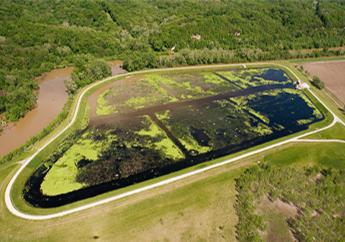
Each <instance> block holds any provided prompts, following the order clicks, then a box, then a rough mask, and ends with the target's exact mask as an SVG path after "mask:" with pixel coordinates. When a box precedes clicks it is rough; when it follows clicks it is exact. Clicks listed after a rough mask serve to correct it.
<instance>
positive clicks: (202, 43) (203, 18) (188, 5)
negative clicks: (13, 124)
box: [0, 0, 345, 120]
mask: <svg viewBox="0 0 345 242" xmlns="http://www.w3.org/2000/svg"><path fill="white" fill-rule="evenodd" d="M344 13H345V1H342V0H319V1H315V0H260V1H257V0H246V1H241V0H228V1H215V0H209V1H207V0H204V1H201V0H187V1H178V0H130V1H119V0H117V1H115V0H107V1H105V0H93V1H91V0H90V1H81V0H79V1H78V0H76V1H75V0H73V1H72V0H64V1H53V0H35V1H33V0H31V1H20V0H15V1H12V0H1V1H0V22H1V24H0V114H2V119H4V118H5V119H7V120H17V119H18V118H20V117H21V116H23V115H24V114H25V112H27V111H28V110H30V109H31V108H32V107H33V106H34V105H35V101H36V98H35V92H34V90H35V89H37V88H38V86H37V83H36V82H35V81H34V79H33V78H34V77H37V76H38V75H40V74H41V73H43V72H45V71H49V70H51V69H53V68H55V67H58V66H65V65H75V64H78V60H79V59H80V58H81V57H85V55H86V56H88V58H91V59H93V60H97V59H101V58H102V59H122V60H125V63H124V67H125V68H126V69H127V70H129V71H133V70H138V69H142V68H152V67H159V66H175V65H183V64H202V63H220V62H238V61H252V60H266V59H277V58H291V57H302V56H305V55H307V56H315V55H320V54H322V55H339V54H343V53H342V52H341V51H340V50H336V51H334V50H332V49H331V47H339V46H344V45H345V14H344ZM315 48H317V49H320V48H321V49H322V51H321V52H315V51H311V52H305V51H304V52H302V51H299V50H305V49H315ZM172 49H173V51H172ZM291 50H297V51H294V52H291ZM292 53H293V54H292ZM100 65H101V66H102V64H100ZM85 66H86V67H85V68H93V67H94V66H95V65H93V64H90V63H88V64H85ZM96 66H97V65H96ZM85 68H84V69H83V68H81V69H83V71H84V73H95V72H94V71H92V70H91V71H86V70H85ZM97 68H98V70H100V69H101V70H103V71H104V73H106V72H107V70H105V69H104V68H103V69H102V68H101V67H99V66H98V67H97ZM79 70H80V69H79ZM96 72H97V71H96ZM104 73H103V74H104ZM79 77H82V76H79ZM78 82H79V83H69V85H70V86H69V87H72V92H73V91H74V90H75V89H73V88H77V87H79V86H80V85H83V84H87V83H89V81H83V80H79V81H78Z"/></svg>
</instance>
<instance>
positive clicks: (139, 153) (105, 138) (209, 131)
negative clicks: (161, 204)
mask: <svg viewBox="0 0 345 242" xmlns="http://www.w3.org/2000/svg"><path fill="white" fill-rule="evenodd" d="M107 85H108V86H106V88H102V89H101V91H98V92H95V93H94V95H96V96H92V95H91V96H90V98H89V106H90V107H91V108H90V112H89V120H88V125H87V127H86V128H84V129H81V130H79V131H77V132H76V133H74V134H73V135H70V137H68V138H66V139H65V140H64V141H63V142H62V143H61V145H60V146H59V148H58V149H57V150H56V151H55V152H53V153H52V154H51V156H50V157H48V158H47V159H46V161H45V162H44V163H43V164H42V165H41V166H40V167H38V169H37V170H36V171H35V172H34V174H33V175H32V176H31V177H30V179H29V180H28V181H27V183H26V188H25V191H24V198H25V199H26V201H28V202H29V203H30V204H32V205H34V206H37V207H56V206H61V205H64V204H68V203H70V202H74V201H78V200H80V199H83V198H88V197H91V196H94V195H97V194H100V193H104V192H106V191H110V190H113V189H116V188H121V187H125V186H128V185H131V184H134V183H137V182H141V181H144V180H148V179H150V178H154V177H158V176H161V175H164V174H168V173H170V172H173V171H177V170H180V169H183V168H186V167H189V166H193V165H195V164H198V163H202V162H205V161H209V160H213V159H215V158H218V157H222V156H225V155H228V154H232V153H234V152H237V151H240V150H243V149H246V148H250V147H252V146H255V145H258V144H261V143H264V142H267V141H270V140H273V139H276V138H279V137H282V136H285V135H288V134H292V133H295V132H298V131H301V130H304V129H307V128H308V127H309V125H310V124H312V123H315V122H317V121H319V120H321V119H322V118H323V115H322V114H321V113H320V111H319V110H318V109H317V108H316V107H315V106H314V104H313V103H312V102H311V100H310V99H309V98H308V97H307V96H306V95H305V94H304V92H303V91H301V90H297V89H295V88H294V84H293V82H292V80H291V79H290V78H289V77H288V76H287V74H286V73H285V72H284V71H283V70H281V69H277V68H256V69H254V68H253V69H234V70H233V69H222V70H205V71H201V72H200V71H199V72H196V71H189V72H187V71H183V72H166V73H165V72H164V73H155V74H141V75H136V76H132V77H129V78H125V79H123V80H119V81H115V82H113V83H110V84H107Z"/></svg>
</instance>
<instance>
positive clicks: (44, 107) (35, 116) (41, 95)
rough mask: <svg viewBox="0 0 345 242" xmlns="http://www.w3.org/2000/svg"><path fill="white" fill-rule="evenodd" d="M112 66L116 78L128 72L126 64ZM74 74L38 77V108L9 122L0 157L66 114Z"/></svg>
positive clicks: (0, 139) (112, 63) (61, 72)
mask: <svg viewBox="0 0 345 242" xmlns="http://www.w3.org/2000/svg"><path fill="white" fill-rule="evenodd" d="M108 63H109V66H110V67H111V72H112V75H117V74H120V73H124V72H125V70H123V69H122V61H119V60H114V61H109V62H108ZM72 71H73V68H72V67H66V68H61V69H55V70H52V71H50V72H48V73H45V74H43V75H42V76H40V77H39V78H37V81H38V82H39V87H40V88H39V91H38V95H37V105H36V108H34V109H33V110H31V111H30V112H28V113H27V114H26V115H25V116H24V117H23V118H21V119H20V120H19V121H17V122H13V123H9V124H8V125H7V126H6V127H5V128H4V130H3V131H2V132H1V133H0V157H2V156H4V155H6V154H7V153H9V152H11V151H13V150H14V149H16V148H18V147H20V146H21V145H23V144H25V142H26V141H28V140H29V139H30V138H31V137H33V136H34V135H36V134H37V133H38V132H40V131H41V130H43V129H44V128H45V127H47V126H48V124H49V123H50V122H51V121H53V120H54V118H55V117H56V116H57V115H58V114H59V113H60V112H61V111H62V109H63V106H64V104H65V103H66V101H67V98H68V96H67V93H66V89H65V84H64V81H65V80H66V79H68V78H70V77H71V73H72Z"/></svg>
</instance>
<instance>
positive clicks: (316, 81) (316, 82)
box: [311, 76, 325, 90]
mask: <svg viewBox="0 0 345 242" xmlns="http://www.w3.org/2000/svg"><path fill="white" fill-rule="evenodd" d="M311 83H312V84H313V85H314V86H315V87H317V88H318V89H320V90H322V89H323V88H324V87H325V84H324V83H323V81H321V80H320V78H319V77H317V76H314V77H313V80H312V82H311Z"/></svg>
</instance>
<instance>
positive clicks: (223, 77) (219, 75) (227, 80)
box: [213, 72, 242, 89]
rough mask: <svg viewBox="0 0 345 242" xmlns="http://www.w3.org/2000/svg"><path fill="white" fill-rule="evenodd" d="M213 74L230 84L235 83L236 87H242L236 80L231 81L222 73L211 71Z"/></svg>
mask: <svg viewBox="0 0 345 242" xmlns="http://www.w3.org/2000/svg"><path fill="white" fill-rule="evenodd" d="M213 74H214V75H216V76H218V77H219V78H221V79H222V80H224V81H226V82H228V83H230V84H232V85H235V86H236V87H238V88H239V89H242V87H241V86H240V85H238V84H237V83H236V82H234V81H231V80H230V79H229V78H227V77H225V76H223V75H222V74H219V73H218V72H213Z"/></svg>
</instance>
